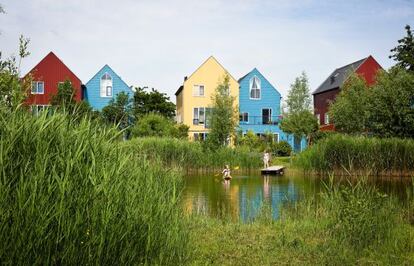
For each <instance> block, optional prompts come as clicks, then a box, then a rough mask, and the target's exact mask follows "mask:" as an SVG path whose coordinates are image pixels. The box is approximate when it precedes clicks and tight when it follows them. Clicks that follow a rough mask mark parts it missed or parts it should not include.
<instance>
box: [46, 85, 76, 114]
mask: <svg viewBox="0 0 414 266" xmlns="http://www.w3.org/2000/svg"><path fill="white" fill-rule="evenodd" d="M50 104H51V105H52V106H54V107H55V108H57V109H63V110H66V111H68V112H69V113H72V112H73V110H74V109H75V105H76V100H75V89H74V88H73V86H72V83H71V82H70V80H68V79H67V80H65V81H64V82H63V83H60V84H59V86H58V91H57V93H56V94H55V95H53V96H52V98H51V100H50Z"/></svg>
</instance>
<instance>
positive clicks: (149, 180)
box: [0, 112, 189, 265]
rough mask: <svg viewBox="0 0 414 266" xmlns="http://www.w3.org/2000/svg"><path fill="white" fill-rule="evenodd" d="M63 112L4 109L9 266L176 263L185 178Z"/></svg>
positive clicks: (183, 243)
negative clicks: (37, 114) (40, 113)
mask: <svg viewBox="0 0 414 266" xmlns="http://www.w3.org/2000/svg"><path fill="white" fill-rule="evenodd" d="M118 137H119V136H118V133H117V132H116V131H115V130H112V129H102V128H99V127H98V126H96V125H94V124H91V123H90V122H89V121H81V122H75V121H73V120H71V119H70V118H68V117H66V116H63V115H53V116H50V117H46V116H45V115H44V116H42V117H38V118H35V117H32V116H31V115H30V114H28V113H26V112H21V113H20V112H17V113H12V114H10V113H7V114H4V113H1V114H0V143H1V145H0V169H1V170H2V171H1V172H0V242H1V243H2V244H1V245H0V261H1V263H2V264H10V265H12V264H13V265H27V264H58V265H66V264H71V265H72V264H80V265H89V264H104V265H119V264H121V265H131V264H141V263H146V264H176V263H179V264H180V263H183V262H184V261H185V259H186V257H187V256H188V254H189V252H188V251H189V249H188V244H187V243H188V234H187V230H185V228H184V224H183V219H182V216H181V213H182V212H181V209H180V206H179V204H178V203H179V198H180V191H181V181H180V180H181V179H180V176H179V174H178V172H177V171H175V170H173V169H170V170H169V171H166V170H165V169H164V166H163V165H162V164H161V163H159V162H158V161H157V160H155V159H154V160H152V161H151V162H149V161H147V160H146V159H145V158H137V157H136V156H132V155H131V153H128V152H125V150H124V149H122V148H120V147H119V142H118V141H114V139H117V138H118Z"/></svg>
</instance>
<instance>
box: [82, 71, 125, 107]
mask: <svg viewBox="0 0 414 266" xmlns="http://www.w3.org/2000/svg"><path fill="white" fill-rule="evenodd" d="M105 73H108V74H109V75H110V76H111V77H112V96H111V97H101V78H102V76H103V75H104V74H105ZM85 87H86V91H85V100H86V101H88V102H89V104H90V105H91V107H92V108H93V109H95V110H99V111H101V110H102V109H103V108H104V107H105V106H107V105H108V103H109V102H110V101H111V100H112V99H116V96H117V95H118V94H119V93H121V92H126V93H127V94H128V95H129V96H130V97H133V91H132V90H131V88H130V87H129V86H128V85H127V84H126V83H125V82H124V81H123V80H122V79H121V78H120V77H119V76H118V75H117V74H116V73H115V72H114V71H113V70H112V68H110V67H109V66H108V65H105V66H104V67H102V68H101V70H99V71H98V73H96V74H95V76H93V77H92V78H91V79H90V80H89V81H88V82H87V83H86V85H85Z"/></svg>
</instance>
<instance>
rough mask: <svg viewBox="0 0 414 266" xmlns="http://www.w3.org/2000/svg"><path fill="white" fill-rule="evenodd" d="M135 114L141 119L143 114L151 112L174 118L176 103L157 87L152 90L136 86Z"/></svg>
mask: <svg viewBox="0 0 414 266" xmlns="http://www.w3.org/2000/svg"><path fill="white" fill-rule="evenodd" d="M133 113H134V116H135V117H136V118H137V119H139V118H140V117H142V116H143V115H146V114H149V113H157V114H160V115H163V116H165V117H167V118H173V117H174V115H175V104H174V103H172V102H171V101H170V98H169V97H168V96H167V94H165V93H161V92H159V91H157V90H156V89H154V88H153V89H152V90H151V91H150V92H147V91H145V89H144V88H139V87H138V88H135V93H134V101H133Z"/></svg>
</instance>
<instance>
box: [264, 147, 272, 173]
mask: <svg viewBox="0 0 414 266" xmlns="http://www.w3.org/2000/svg"><path fill="white" fill-rule="evenodd" d="M269 161H270V154H269V152H268V151H267V150H265V151H264V153H263V165H264V168H265V169H266V168H269Z"/></svg>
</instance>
